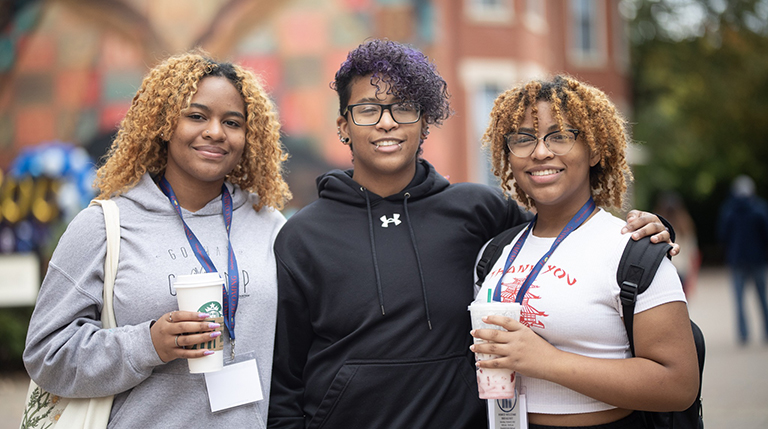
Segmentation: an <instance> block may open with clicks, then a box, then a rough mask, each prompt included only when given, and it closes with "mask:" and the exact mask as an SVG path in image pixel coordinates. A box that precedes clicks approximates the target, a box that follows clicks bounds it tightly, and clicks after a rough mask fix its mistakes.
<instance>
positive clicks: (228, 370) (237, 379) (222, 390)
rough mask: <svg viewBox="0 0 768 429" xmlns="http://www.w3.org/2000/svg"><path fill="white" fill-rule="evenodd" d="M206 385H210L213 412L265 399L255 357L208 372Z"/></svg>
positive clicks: (209, 394)
mask: <svg viewBox="0 0 768 429" xmlns="http://www.w3.org/2000/svg"><path fill="white" fill-rule="evenodd" d="M205 385H206V386H207V387H208V402H210V403H211V412H214V413H215V412H216V411H221V410H226V409H227V408H232V407H237V406H238V405H244V404H250V403H251V402H256V401H261V400H262V399H264V396H263V395H262V393H261V381H260V380H259V368H258V367H257V366H256V360H255V359H250V360H247V361H244V362H238V363H235V364H232V365H225V366H224V368H223V369H221V370H220V371H216V372H206V373H205Z"/></svg>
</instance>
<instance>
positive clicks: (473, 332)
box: [469, 329, 476, 337]
mask: <svg viewBox="0 0 768 429" xmlns="http://www.w3.org/2000/svg"><path fill="white" fill-rule="evenodd" d="M475 331H476V329H473V330H471V331H469V335H472V336H473V337H474V336H475Z"/></svg>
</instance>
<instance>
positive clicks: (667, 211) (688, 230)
mask: <svg viewBox="0 0 768 429" xmlns="http://www.w3.org/2000/svg"><path fill="white" fill-rule="evenodd" d="M653 212H654V213H657V214H659V215H660V216H663V217H664V218H666V219H667V220H668V221H669V223H671V224H672V225H674V226H675V237H676V238H675V243H677V244H679V245H680V253H679V254H678V255H677V256H675V257H674V258H672V264H673V265H674V266H675V268H677V274H678V275H679V276H680V281H681V282H682V283H683V292H685V295H686V296H688V297H690V296H691V295H693V293H694V292H695V291H696V280H697V278H698V274H699V266H700V265H701V253H700V251H699V246H698V240H697V239H696V225H695V224H694V223H693V219H691V215H690V214H689V213H688V210H687V209H686V207H685V202H684V201H683V199H682V197H681V196H680V194H678V193H677V192H674V191H668V192H663V193H662V194H660V195H659V198H658V199H657V201H656V207H654V209H653Z"/></svg>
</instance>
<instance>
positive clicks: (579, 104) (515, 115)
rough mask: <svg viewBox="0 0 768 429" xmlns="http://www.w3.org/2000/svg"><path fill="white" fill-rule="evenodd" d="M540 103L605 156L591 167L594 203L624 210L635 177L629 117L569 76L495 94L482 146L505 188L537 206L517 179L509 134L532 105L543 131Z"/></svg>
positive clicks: (597, 92) (535, 127)
mask: <svg viewBox="0 0 768 429" xmlns="http://www.w3.org/2000/svg"><path fill="white" fill-rule="evenodd" d="M539 101H546V102H549V103H550V104H551V106H552V115H553V116H554V117H555V118H556V120H557V121H558V124H559V125H560V128H561V129H565V123H566V122H567V123H569V124H570V125H572V126H573V127H575V128H576V129H578V130H579V131H580V134H579V135H580V136H583V138H584V140H585V141H586V144H587V146H589V150H590V151H591V153H598V154H600V162H599V163H598V164H597V165H595V166H594V167H591V168H590V170H589V181H590V188H591V190H592V197H593V198H594V199H595V204H597V205H598V206H601V207H609V208H610V207H613V208H617V209H622V208H623V204H624V196H625V193H626V190H627V183H628V182H630V181H631V180H632V172H631V171H630V169H629V165H628V164H627V160H626V155H625V152H626V149H627V144H628V142H629V130H628V126H627V121H626V119H624V117H623V116H622V115H621V113H620V112H619V111H618V109H616V106H614V105H613V103H612V102H611V101H610V100H609V99H608V97H607V96H606V95H605V93H603V92H602V91H600V90H599V89H597V88H595V87H592V86H590V85H587V84H585V83H582V82H579V81H577V80H576V79H574V78H572V77H570V76H565V75H557V76H555V77H554V78H553V79H552V80H549V81H542V80H533V81H530V82H527V83H525V84H522V85H520V86H517V87H515V88H512V89H510V90H507V91H506V92H504V93H502V94H501V95H500V96H499V97H498V98H496V101H495V102H494V106H493V110H492V111H491V119H490V125H489V126H488V129H487V130H486V131H485V134H484V135H483V146H485V147H487V148H489V149H490V154H491V169H492V171H493V174H494V175H495V176H497V177H498V178H499V179H500V180H501V187H502V189H503V190H504V191H505V192H506V193H508V194H509V195H514V194H516V195H517V198H518V200H519V201H520V202H522V203H523V204H525V205H526V206H527V207H528V208H530V207H533V206H535V203H534V201H533V200H531V199H530V198H529V197H528V195H526V193H525V192H523V190H522V189H521V188H520V186H519V185H518V184H517V182H515V179H514V177H513V175H512V168H511V164H510V162H509V156H510V152H509V149H508V148H507V144H506V139H505V137H506V136H507V135H508V134H510V133H514V132H517V130H518V128H519V127H520V124H521V123H522V122H523V118H524V117H525V112H526V111H527V109H529V108H530V109H531V115H532V117H533V123H534V130H535V132H536V134H537V135H538V132H539V130H538V124H539V121H538V112H537V108H536V103H537V102H539ZM513 190H514V193H513Z"/></svg>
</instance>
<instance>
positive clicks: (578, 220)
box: [493, 197, 596, 304]
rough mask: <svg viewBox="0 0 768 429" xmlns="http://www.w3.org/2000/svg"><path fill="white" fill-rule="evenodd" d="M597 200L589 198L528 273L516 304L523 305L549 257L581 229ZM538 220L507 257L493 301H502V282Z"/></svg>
mask: <svg viewBox="0 0 768 429" xmlns="http://www.w3.org/2000/svg"><path fill="white" fill-rule="evenodd" d="M595 207H596V205H595V200H593V199H592V197H589V200H588V201H587V202H586V203H584V205H583V206H581V208H580V209H579V211H578V212H576V214H575V215H573V217H572V218H571V220H569V221H568V224H566V225H565V228H563V230H562V231H560V234H558V235H557V238H556V239H555V242H554V243H552V247H550V248H549V251H547V253H545V254H544V256H542V257H541V259H539V262H537V263H536V265H535V266H534V267H533V269H532V270H531V272H530V273H528V276H527V277H526V278H525V281H524V282H523V285H522V286H520V289H519V290H518V291H517V294H516V295H515V302H517V303H520V304H522V303H523V298H524V297H525V294H526V293H527V292H528V288H530V287H531V284H533V281H534V280H535V279H536V276H538V275H539V271H541V269H542V268H544V264H545V263H546V262H547V260H548V259H549V257H550V256H551V255H552V253H553V252H554V251H555V249H556V248H557V246H559V245H560V243H562V241H563V240H565V237H567V236H568V235H569V234H570V233H572V232H573V231H574V230H576V228H578V227H580V226H581V224H582V223H584V221H586V220H587V218H589V215H590V214H592V212H593V211H594V210H595ZM537 218H538V215H536V216H534V217H533V220H532V221H531V222H530V223H529V224H528V226H526V227H525V230H524V231H523V235H522V236H520V239H518V240H517V242H516V243H515V245H514V246H512V250H511V251H510V252H509V256H508V257H507V262H506V263H505V264H504V271H502V272H501V277H500V278H499V282H498V283H497V284H496V289H494V291H493V300H494V301H498V302H500V301H501V282H502V280H504V274H506V273H507V270H508V269H509V267H511V266H512V262H513V261H514V260H515V258H517V254H518V253H520V249H522V248H523V243H525V239H526V238H528V234H529V233H530V232H531V231H532V230H533V226H534V225H536V219H537Z"/></svg>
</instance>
